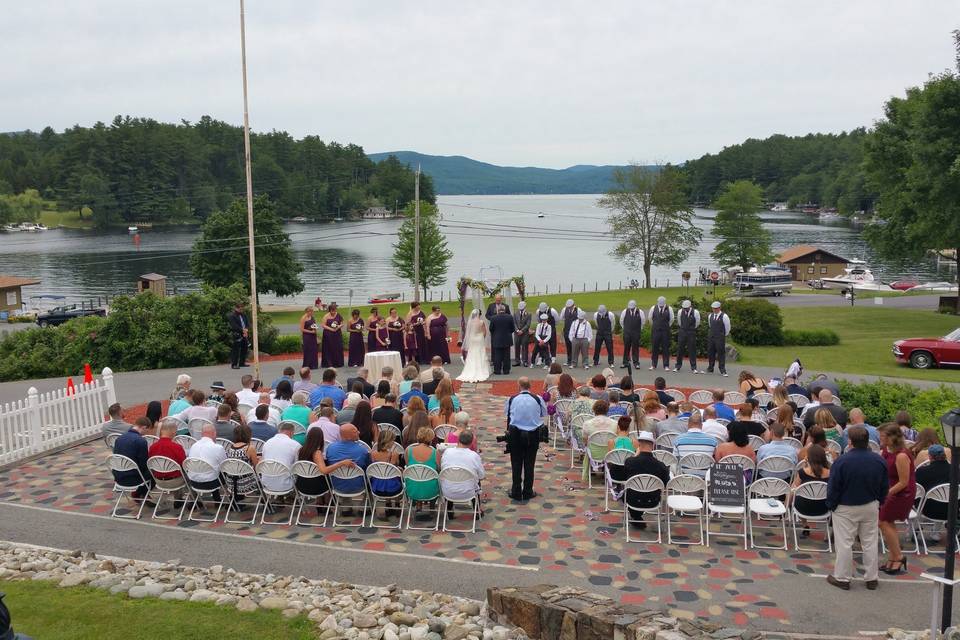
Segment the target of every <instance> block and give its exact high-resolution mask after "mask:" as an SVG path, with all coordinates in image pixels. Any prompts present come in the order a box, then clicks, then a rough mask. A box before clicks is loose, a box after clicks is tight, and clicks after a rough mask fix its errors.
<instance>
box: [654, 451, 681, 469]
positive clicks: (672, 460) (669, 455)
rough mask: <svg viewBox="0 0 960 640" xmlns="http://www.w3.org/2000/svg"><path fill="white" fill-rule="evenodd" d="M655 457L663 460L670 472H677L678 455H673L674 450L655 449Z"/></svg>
mask: <svg viewBox="0 0 960 640" xmlns="http://www.w3.org/2000/svg"><path fill="white" fill-rule="evenodd" d="M653 457H654V458H656V459H657V460H659V461H660V462H662V463H663V464H664V466H665V467H667V468H668V469H669V470H670V473H676V472H677V456H675V455H673V451H667V450H666V449H654V450H653Z"/></svg>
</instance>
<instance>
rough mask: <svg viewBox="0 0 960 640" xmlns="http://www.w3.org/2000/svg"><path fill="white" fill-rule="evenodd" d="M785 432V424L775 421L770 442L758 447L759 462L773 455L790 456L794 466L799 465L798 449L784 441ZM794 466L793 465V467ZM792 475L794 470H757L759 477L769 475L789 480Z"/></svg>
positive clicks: (771, 426) (769, 476) (771, 428)
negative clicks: (773, 471) (766, 471)
mask: <svg viewBox="0 0 960 640" xmlns="http://www.w3.org/2000/svg"><path fill="white" fill-rule="evenodd" d="M785 434H786V431H785V430H784V428H783V425H782V424H780V423H779V422H774V423H773V424H772V425H770V442H768V443H767V444H765V445H763V446H761V447H760V448H759V449H757V462H758V463H760V462H763V461H764V460H766V459H767V458H769V457H771V456H780V457H783V458H788V459H789V460H790V461H791V462H792V463H793V467H796V466H797V450H796V449H794V448H793V446H791V445H790V444H788V443H786V442H784V441H783V438H784V435H785ZM793 467H791V469H792V468H793ZM792 476H793V471H792V470H791V471H778V472H776V473H760V472H757V477H758V478H763V477H768V478H780V479H781V480H789V479H790V478H791V477H792Z"/></svg>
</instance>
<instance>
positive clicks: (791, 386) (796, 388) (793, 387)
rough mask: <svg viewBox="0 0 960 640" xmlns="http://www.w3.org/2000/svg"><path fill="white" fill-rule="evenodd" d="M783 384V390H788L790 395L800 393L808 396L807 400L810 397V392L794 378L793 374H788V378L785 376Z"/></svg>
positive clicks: (805, 396)
mask: <svg viewBox="0 0 960 640" xmlns="http://www.w3.org/2000/svg"><path fill="white" fill-rule="evenodd" d="M782 386H783V390H784V391H786V392H787V395H788V396H792V395H800V396H803V397H804V398H806V399H807V400H809V399H810V392H809V391H807V389H806V388H805V387H802V386H800V385H799V384H797V379H796V378H794V377H793V376H787V377H786V378H784V379H783V385H782Z"/></svg>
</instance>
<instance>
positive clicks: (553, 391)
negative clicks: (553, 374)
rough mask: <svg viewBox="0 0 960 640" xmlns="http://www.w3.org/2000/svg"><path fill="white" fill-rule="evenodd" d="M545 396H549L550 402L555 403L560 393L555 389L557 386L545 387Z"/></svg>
mask: <svg viewBox="0 0 960 640" xmlns="http://www.w3.org/2000/svg"><path fill="white" fill-rule="evenodd" d="M547 395H549V396H550V402H556V401H557V396H558V395H560V391H559V389H557V385H553V386H551V387H547Z"/></svg>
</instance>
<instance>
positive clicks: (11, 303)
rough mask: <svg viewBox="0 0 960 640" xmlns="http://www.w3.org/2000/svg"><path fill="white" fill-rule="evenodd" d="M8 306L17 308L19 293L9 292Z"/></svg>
mask: <svg viewBox="0 0 960 640" xmlns="http://www.w3.org/2000/svg"><path fill="white" fill-rule="evenodd" d="M7 306H8V307H15V306H17V292H16V291H7Z"/></svg>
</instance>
